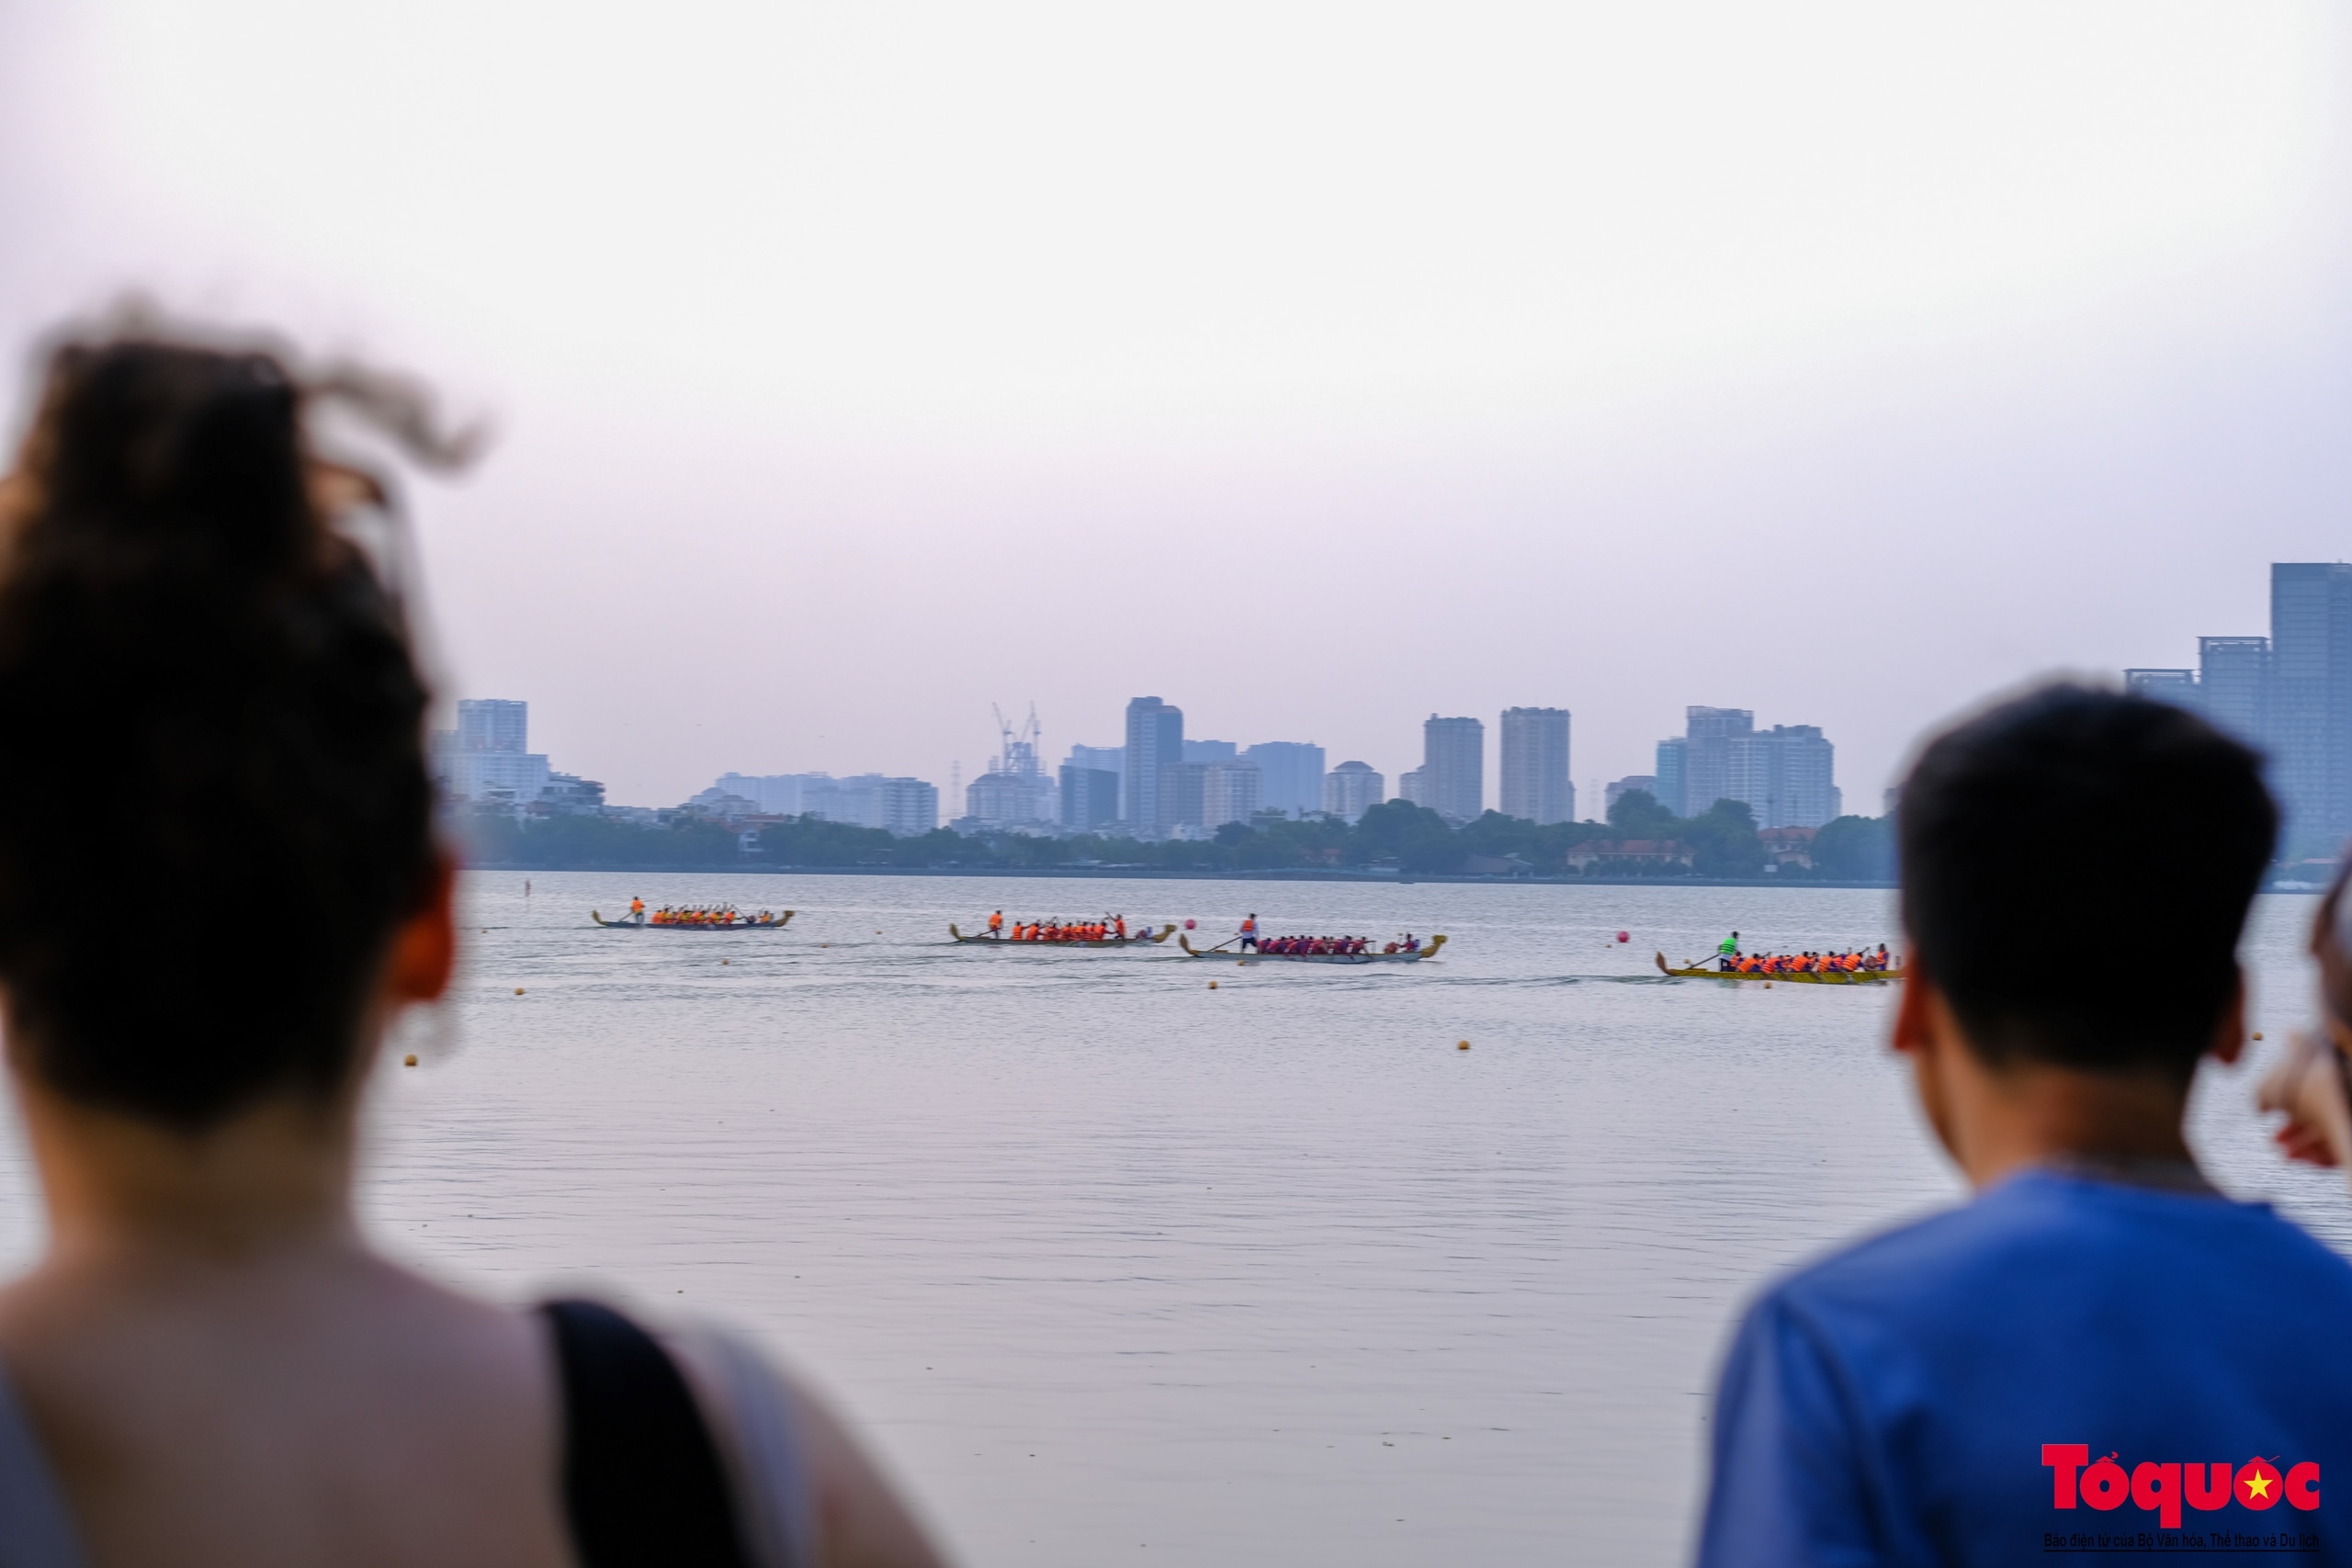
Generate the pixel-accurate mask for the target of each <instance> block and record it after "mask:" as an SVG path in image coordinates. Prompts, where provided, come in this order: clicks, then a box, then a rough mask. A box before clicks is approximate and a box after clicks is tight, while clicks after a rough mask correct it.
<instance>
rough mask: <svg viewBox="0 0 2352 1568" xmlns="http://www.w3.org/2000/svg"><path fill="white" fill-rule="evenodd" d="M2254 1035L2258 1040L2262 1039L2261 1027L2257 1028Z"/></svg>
mask: <svg viewBox="0 0 2352 1568" xmlns="http://www.w3.org/2000/svg"><path fill="white" fill-rule="evenodd" d="M2254 1037H2255V1038H2256V1040H2259V1039H2261V1038H2262V1031H2260V1030H2259V1029H2257V1030H2256V1031H2255V1032H2254Z"/></svg>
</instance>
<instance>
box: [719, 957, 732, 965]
mask: <svg viewBox="0 0 2352 1568" xmlns="http://www.w3.org/2000/svg"><path fill="white" fill-rule="evenodd" d="M719 962H720V963H721V964H732V963H734V962H735V961H734V960H733V959H731V958H722V959H720V960H719Z"/></svg>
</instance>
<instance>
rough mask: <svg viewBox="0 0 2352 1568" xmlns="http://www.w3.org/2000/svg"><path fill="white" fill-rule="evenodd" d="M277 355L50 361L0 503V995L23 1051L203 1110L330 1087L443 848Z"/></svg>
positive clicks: (114, 1093)
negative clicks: (0, 750) (0, 747)
mask: <svg viewBox="0 0 2352 1568" xmlns="http://www.w3.org/2000/svg"><path fill="white" fill-rule="evenodd" d="M306 401H307V394H306V392H305V389H304V388H303V387H302V386H301V385H300V383H299V382H298V381H297V380H296V378H294V377H293V376H291V375H289V373H288V370H287V368H286V367H285V366H284V365H283V364H282V363H280V361H279V360H278V359H277V358H275V357H273V356H272V355H267V354H264V353H257V352H238V351H228V350H222V349H217V348H210V347H202V346H195V345H191V344H181V343H174V342H170V341H161V340H158V339H155V338H152V337H142V336H138V335H130V336H122V337H115V338H111V339H104V340H98V341H90V342H82V343H73V344H67V345H66V346H64V347H62V348H61V349H59V350H57V351H56V352H55V353H54V354H53V355H51V359H50V361H49V363H48V366H47V369H46V379H45V385H44V386H43V388H42V390H41V394H40V401H39V404H38V411H37V412H36V415H35V418H34V423H33V425H32V427H31V430H30V432H29V433H28V437H27V439H26V442H25V445H24V448H23V451H22V453H21V454H20V457H19V462H18V466H17V472H16V474H15V475H14V476H13V477H12V479H10V481H9V484H8V487H7V490H6V499H5V504H0V532H4V535H5V536H0V736H4V737H5V738H6V748H7V755H6V762H5V763H4V764H0V991H4V992H5V997H6V1010H7V1021H8V1024H9V1043H10V1050H11V1053H12V1055H13V1058H14V1060H15V1062H16V1064H17V1068H18V1070H19V1071H20V1072H23V1073H27V1074H29V1075H31V1076H32V1077H34V1078H36V1079H37V1080H39V1081H40V1083H41V1084H42V1085H44V1086H45V1087H47V1088H49V1089H53V1090H54V1091H56V1092H57V1093H59V1094H61V1095H63V1096H65V1097H66V1098H68V1099H71V1100H75V1101H78V1102H81V1103H84V1104H87V1105H91V1106H96V1107H102V1108H107V1109H112V1110H117V1111H125V1112H129V1113H131V1114H134V1115H137V1116H139V1117H141V1118H145V1119H148V1120H152V1121H156V1122H164V1123H166V1124H169V1125H173V1126H175V1127H179V1128H183V1129H187V1130H200V1129H202V1128H205V1127H208V1126H209V1125H212V1124H214V1123H216V1122H220V1120H222V1119H223V1118H226V1117H228V1116H231V1115H232V1114H234V1113H236V1112H237V1111H240V1110H243V1109H244V1108H246V1107H248V1106H250V1105H252V1104H254V1102H256V1101H259V1100H265V1099H268V1098H271V1097H274V1096H280V1095H287V1094H292V1095H299V1096H303V1097H311V1098H315V1099H318V1100H322V1101H324V1100H331V1099H333V1098H334V1096H335V1094H336V1093H337V1091H338V1090H339V1089H341V1088H342V1087H343V1086H345V1084H346V1083H348V1081H349V1080H350V1077H351V1075H352V1070H353V1065H354V1056H355V1053H356V1050H357V1049H358V1046H359V1044H360V1041H361V1036H362V1033H363V1023H364V1021H365V1020H366V1017H367V1014H368V1009H369V1007H370V1005H371V1002H372V999H373V998H374V997H375V995H376V992H377V982H378V979H379V976H380V974H381V971H382V969H383V966H384V964H385V963H386V960H387V956H388V953H389V952H390V944H391V942H392V939H393V936H394V933H395V932H396V931H398V929H399V928H400V927H401V923H402V922H403V921H404V920H405V919H408V918H409V917H410V916H412V915H413V914H414V913H415V912H416V911H417V910H418V909H419V908H421V907H422V906H423V904H424V902H425V901H426V900H427V899H428V898H430V897H432V895H433V893H434V890H435V886H436V885H437V877H438V875H439V869H438V867H439V862H438V857H437V853H436V851H435V841H434V836H433V801H432V788H431V784H430V782H429V780H428V777H427V774H426V769H425V759H424V715H425V707H426V701H427V694H426V691H425V686H424V680H423V679H422V677H421V675H420V673H419V671H418V669H417V665H416V660H415V659H414V658H413V654H412V650H411V647H410V642H409V637H408V635H407V631H406V628H405V626H404V624H403V620H402V616H401V610H400V606H399V604H398V601H397V599H396V598H395V596H394V595H393V594H392V593H390V592H389V591H388V589H387V586H386V585H385V584H384V583H383V582H382V581H379V578H378V576H377V573H376V571H375V570H374V568H373V567H372V566H371V565H370V564H369V562H368V558H367V557H366V556H365V555H364V554H363V553H362V552H361V551H360V550H359V549H358V548H356V547H355V546H353V545H352V544H351V543H350V542H349V541H347V540H346V539H345V538H344V537H342V536H339V535H338V534H337V533H336V532H335V531H334V529H333V528H331V527H330V526H329V524H328V519H327V518H326V517H325V516H324V515H323V514H322V495H323V491H322V484H321V470H320V469H319V468H318V467H317V466H316V465H314V464H313V463H312V461H311V455H310V453H309V451H308V449H307V444H306V440H305V436H304V418H305V412H306Z"/></svg>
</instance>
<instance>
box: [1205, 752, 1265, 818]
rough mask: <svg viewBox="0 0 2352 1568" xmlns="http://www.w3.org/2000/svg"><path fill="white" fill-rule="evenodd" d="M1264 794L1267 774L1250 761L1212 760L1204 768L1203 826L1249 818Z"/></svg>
mask: <svg viewBox="0 0 2352 1568" xmlns="http://www.w3.org/2000/svg"><path fill="white" fill-rule="evenodd" d="M1264 795H1265V774H1264V773H1261V772H1260V771H1259V770H1258V769H1256V768H1254V767H1252V766H1250V764H1249V763H1247V762H1238V761H1236V762H1209V763H1206V764H1204V765H1203V767H1202V769H1201V826H1202V827H1204V828H1209V829H1216V828H1222V827H1223V826H1225V824H1227V822H1247V821H1249V820H1250V813H1252V812H1254V811H1256V810H1257V809H1258V807H1259V806H1260V805H1261V803H1262V801H1263V799H1264Z"/></svg>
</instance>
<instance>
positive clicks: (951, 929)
mask: <svg viewBox="0 0 2352 1568" xmlns="http://www.w3.org/2000/svg"><path fill="white" fill-rule="evenodd" d="M1175 930H1176V927H1175V925H1174V924H1173V923H1172V922H1171V923H1170V924H1168V925H1164V926H1162V927H1160V928H1159V930H1158V931H1137V932H1136V934H1135V935H1133V936H1106V937H1104V938H1103V939H1102V940H1101V941H1100V942H1015V941H1013V940H1012V938H1011V937H1008V936H990V935H989V934H988V933H987V932H986V931H979V932H976V933H975V934H973V935H971V936H966V935H965V934H964V933H963V932H962V931H958V930H956V926H955V925H954V924H953V923H952V922H951V923H950V924H949V925H948V927H947V934H948V935H949V936H952V937H954V938H955V939H956V941H957V942H968V943H970V944H971V945H972V946H974V947H1018V948H1022V949H1024V950H1025V949H1029V948H1035V949H1036V950H1037V951H1039V952H1041V953H1052V952H1055V951H1056V950H1057V949H1061V948H1069V947H1140V946H1142V945H1144V944H1145V943H1147V942H1166V941H1167V940H1168V939H1169V937H1170V935H1171V934H1172V933H1173V932H1174V931H1175Z"/></svg>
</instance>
